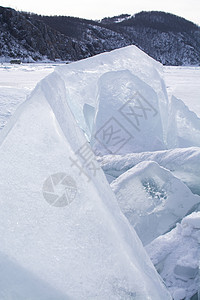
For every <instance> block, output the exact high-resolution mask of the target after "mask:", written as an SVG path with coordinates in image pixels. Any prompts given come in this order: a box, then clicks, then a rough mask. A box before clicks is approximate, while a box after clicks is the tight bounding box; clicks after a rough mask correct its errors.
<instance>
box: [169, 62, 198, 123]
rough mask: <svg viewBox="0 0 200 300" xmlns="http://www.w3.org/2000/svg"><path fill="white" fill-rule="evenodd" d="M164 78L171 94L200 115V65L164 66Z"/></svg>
mask: <svg viewBox="0 0 200 300" xmlns="http://www.w3.org/2000/svg"><path fill="white" fill-rule="evenodd" d="M164 78H165V82H166V85H167V89H168V92H169V94H173V95H174V96H175V97H177V98H180V99H181V100H182V101H183V102H184V103H185V104H186V105H187V106H188V107H189V109H190V110H192V111H194V112H195V113H196V114H197V115H198V116H199V117H200V67H164Z"/></svg>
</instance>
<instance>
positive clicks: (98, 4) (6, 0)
mask: <svg viewBox="0 0 200 300" xmlns="http://www.w3.org/2000/svg"><path fill="white" fill-rule="evenodd" d="M0 6H5V7H12V8H14V9H17V10H24V11H29V12H35V13H38V14H43V15H65V16H74V17H82V18H86V19H94V20H95V19H96V20H97V19H102V18H103V17H108V16H109V17H112V16H116V15H119V14H122V13H128V14H135V13H137V12H140V11H142V10H146V11H149V10H160V11H165V12H170V13H174V14H176V15H178V16H181V17H184V18H186V19H188V20H191V21H193V22H195V23H196V24H199V25H200V0H164V1H163V0H135V1H134V0H56V1H55V0H54V1H51V0H48V1H47V0H0Z"/></svg>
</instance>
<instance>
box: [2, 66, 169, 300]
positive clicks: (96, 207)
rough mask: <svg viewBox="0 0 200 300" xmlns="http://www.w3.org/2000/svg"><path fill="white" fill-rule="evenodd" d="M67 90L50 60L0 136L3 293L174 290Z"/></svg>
mask: <svg viewBox="0 0 200 300" xmlns="http://www.w3.org/2000/svg"><path fill="white" fill-rule="evenodd" d="M66 97H67V96H66V94H65V85H64V82H63V81H62V78H61V77H60V76H59V69H57V72H56V73H53V74H51V75H49V76H48V77H47V78H45V79H44V80H43V81H42V82H41V83H40V84H39V85H38V86H37V87H36V89H35V90H34V92H33V93H32V95H31V97H30V98H29V99H28V100H27V101H26V102H25V103H24V104H23V105H22V106H21V107H20V108H19V109H18V110H17V112H16V113H15V115H14V117H13V118H12V120H11V122H10V124H9V125H8V126H7V127H6V128H4V129H3V131H2V132H1V135H0V161H1V168H0V183H1V184H0V237H1V243H0V252H1V254H0V261H1V269H0V298H1V299H10V298H11V299H15V300H26V299H31V300H33V299H34V300H36V299H42V300H50V299H52V300H53V299H59V300H61V299H63V300H64V299H90V298H91V299H98V298H99V299H113V300H114V299H132V298H134V299H152V300H155V299H158V300H159V299H171V297H170V295H169V293H168V292H167V290H166V288H165V287H164V285H163V283H162V282H161V280H160V278H159V276H158V274H157V272H156V270H155V269H154V267H153V265H152V263H151V262H150V260H149V258H148V256H147V255H146V252H145V250H144V248H143V246H142V244H141V242H140V240H139V238H138V237H137V235H136V233H135V231H134V230H133V229H132V228H131V226H130V225H129V223H128V222H127V220H126V218H125V217H124V216H123V215H122V213H121V211H120V209H119V207H118V205H117V201H116V198H115V196H114V194H113V192H112V191H111V189H110V186H109V185H108V183H107V181H106V179H105V176H104V174H103V172H102V171H101V170H100V169H99V167H98V164H97V163H96V161H95V160H94V155H92V152H91V149H90V147H89V146H88V144H87V141H86V139H85V137H84V135H83V133H82V131H81V130H80V129H79V127H78V126H77V123H76V121H75V120H74V117H73V116H72V114H71V112H70V110H69V107H68V105H67V103H66ZM119 245H120V246H119Z"/></svg>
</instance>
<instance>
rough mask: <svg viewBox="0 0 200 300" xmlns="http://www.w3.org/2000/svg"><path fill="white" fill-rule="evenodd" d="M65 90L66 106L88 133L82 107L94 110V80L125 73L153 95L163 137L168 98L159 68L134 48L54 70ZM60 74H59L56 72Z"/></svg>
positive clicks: (96, 90) (104, 54)
mask: <svg viewBox="0 0 200 300" xmlns="http://www.w3.org/2000/svg"><path fill="white" fill-rule="evenodd" d="M58 70H59V73H60V76H62V78H63V80H64V82H65V86H66V89H67V102H68V105H69V107H70V109H71V111H72V113H73V114H74V116H75V118H76V120H77V122H78V124H79V126H80V127H81V128H82V129H83V130H84V131H85V132H86V133H88V127H87V124H86V122H85V118H84V113H83V107H84V105H85V104H89V105H91V106H92V107H95V109H96V107H97V103H98V98H97V92H98V80H99V79H100V77H101V76H102V75H103V74H105V73H107V72H111V71H122V70H128V71H130V72H131V73H132V74H133V75H135V76H137V77H138V78H140V79H141V80H142V81H144V82H145V83H146V84H147V85H149V86H150V87H151V88H152V89H153V90H154V91H155V93H156V95H157V97H158V99H159V101H158V103H159V111H160V114H161V116H162V117H161V119H162V128H163V131H164V132H165V135H166V130H167V118H168V115H167V114H166V111H167V109H168V96H167V92H166V87H165V83H164V81H163V79H162V75H163V66H162V64H160V63H158V62H157V61H155V60H154V59H152V58H151V57H149V56H148V55H147V54H145V53H144V52H143V51H141V50H140V49H138V48H137V47H136V46H128V47H124V48H121V49H117V50H114V51H111V52H109V53H102V54H99V55H96V56H94V57H91V58H88V59H84V60H82V61H78V62H75V63H71V64H68V65H66V66H63V67H61V68H59V69H58ZM60 70H61V72H60Z"/></svg>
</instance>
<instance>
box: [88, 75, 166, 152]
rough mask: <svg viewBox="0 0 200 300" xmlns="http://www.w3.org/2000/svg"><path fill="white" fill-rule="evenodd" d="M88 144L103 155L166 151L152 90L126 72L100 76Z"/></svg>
mask: <svg viewBox="0 0 200 300" xmlns="http://www.w3.org/2000/svg"><path fill="white" fill-rule="evenodd" d="M91 145H92V148H93V149H97V150H98V152H100V153H101V154H102V155H103V154H116V153H117V154H123V153H130V152H141V151H147V150H149V151H153V150H161V149H165V145H164V140H163V129H162V122H161V114H160V109H159V103H158V97H157V94H156V93H155V91H154V90H153V89H152V88H151V87H150V86H149V85H147V84H146V83H145V82H144V81H142V80H141V79H140V78H138V77H137V76H135V75H133V74H132V73H131V72H130V71H128V70H125V71H115V72H107V73H105V74H104V75H102V76H101V77H100V79H99V81H98V105H97V109H96V115H95V119H94V126H93V132H92V139H91Z"/></svg>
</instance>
